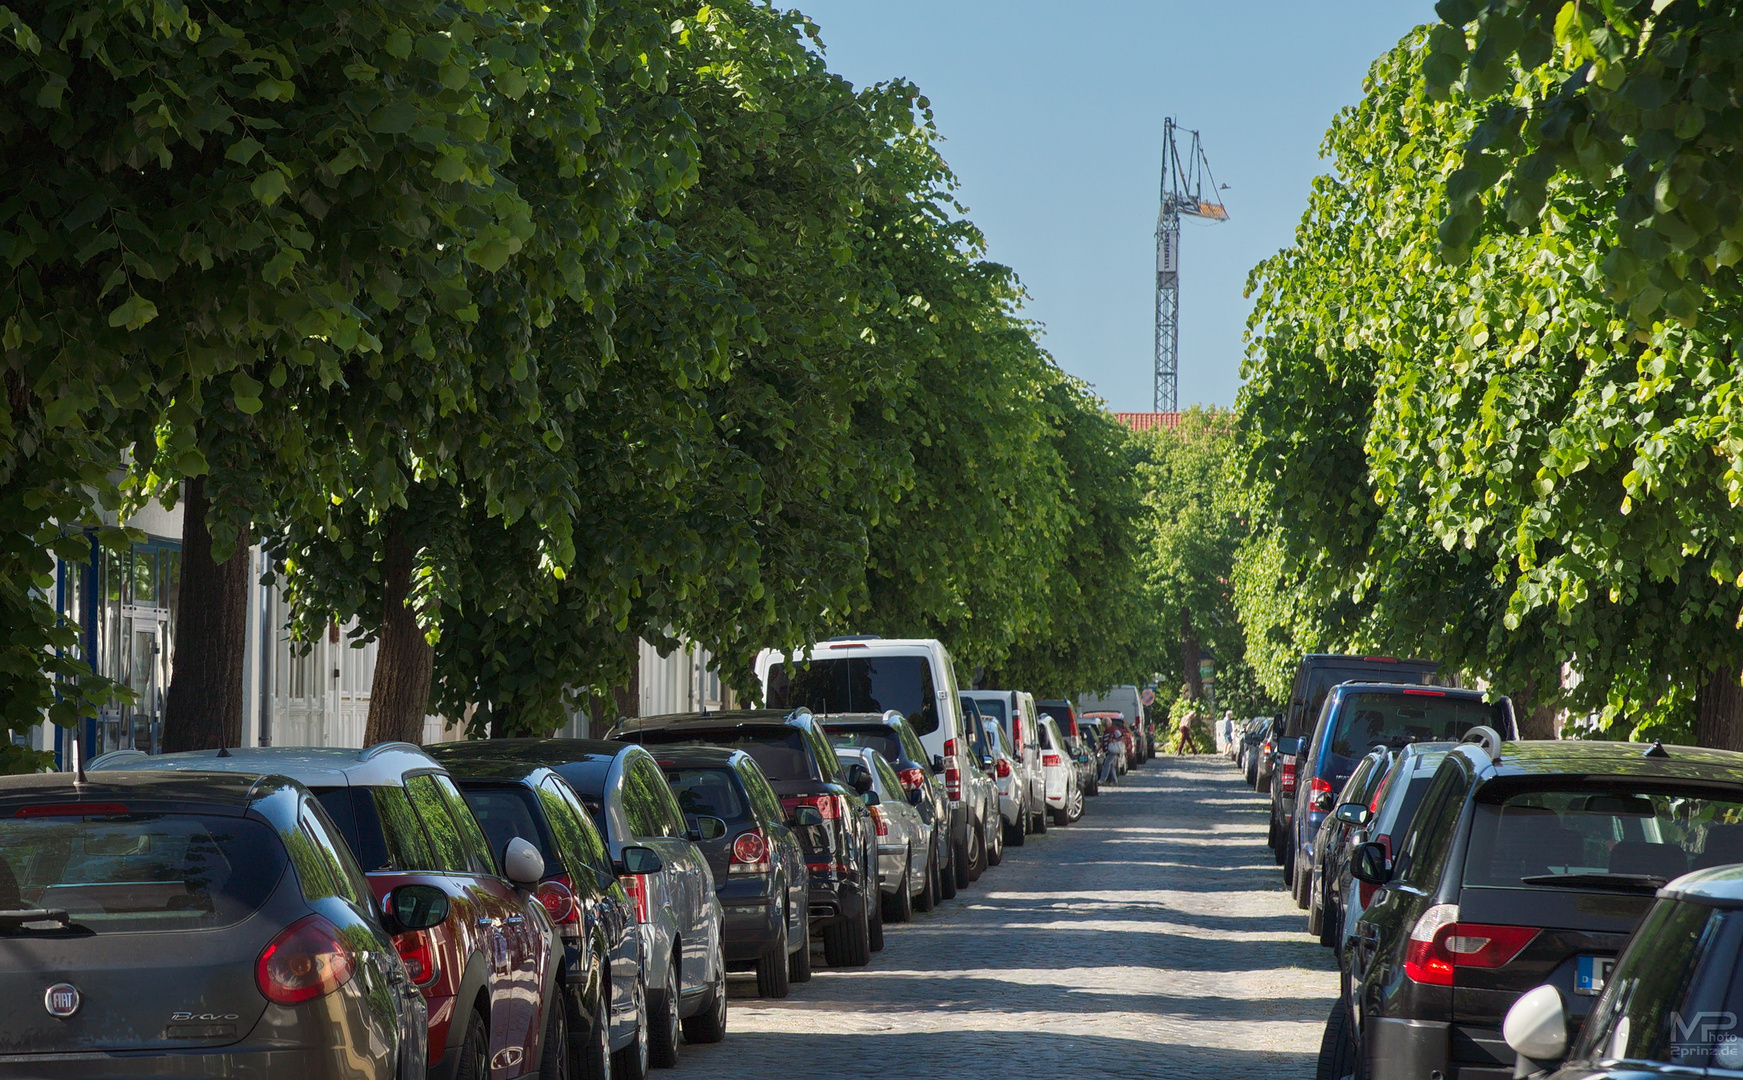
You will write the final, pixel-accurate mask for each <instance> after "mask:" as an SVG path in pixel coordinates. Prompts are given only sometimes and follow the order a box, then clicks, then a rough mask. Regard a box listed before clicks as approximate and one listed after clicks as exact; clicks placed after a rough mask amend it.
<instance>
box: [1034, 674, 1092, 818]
mask: <svg viewBox="0 0 1743 1080" xmlns="http://www.w3.org/2000/svg"><path fill="white" fill-rule="evenodd" d="M1035 711H1036V712H1037V713H1038V714H1039V715H1041V716H1045V717H1050V718H1051V719H1052V720H1053V724H1054V730H1055V731H1057V732H1058V734H1059V737H1060V740H1061V742H1062V744H1063V745H1064V747H1065V749H1066V750H1068V751H1070V754H1071V759H1072V762H1073V763H1074V764H1075V765H1076V772H1077V790H1078V791H1079V792H1080V793H1082V794H1083V795H1095V794H1099V792H1098V790H1097V788H1096V782H1095V777H1096V765H1097V760H1096V758H1095V756H1094V755H1095V754H1096V753H1098V752H1099V751H1098V750H1095V749H1092V748H1091V747H1090V746H1088V745H1087V742H1086V740H1085V739H1084V738H1083V737H1082V735H1081V734H1080V733H1079V732H1078V730H1077V710H1076V709H1074V708H1073V707H1072V705H1071V702H1069V701H1060V700H1057V699H1049V700H1044V701H1037V702H1036V703H1035ZM1049 806H1051V803H1049Z"/></svg>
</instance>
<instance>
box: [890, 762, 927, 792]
mask: <svg viewBox="0 0 1743 1080" xmlns="http://www.w3.org/2000/svg"><path fill="white" fill-rule="evenodd" d="M896 779H898V780H900V781H901V782H902V786H903V787H904V788H907V789H908V790H909V791H919V790H920V789H921V788H923V787H925V786H926V773H925V772H924V771H923V770H922V769H921V768H920V767H919V766H915V767H914V768H912V769H901V770H898V771H897V773H896Z"/></svg>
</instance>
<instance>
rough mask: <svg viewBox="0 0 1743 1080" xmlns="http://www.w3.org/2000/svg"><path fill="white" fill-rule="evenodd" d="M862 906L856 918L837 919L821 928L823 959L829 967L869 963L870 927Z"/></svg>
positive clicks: (859, 965) (857, 965)
mask: <svg viewBox="0 0 1743 1080" xmlns="http://www.w3.org/2000/svg"><path fill="white" fill-rule="evenodd" d="M863 907H864V905H861V908H862V910H861V911H860V913H859V917H858V918H848V919H837V920H835V921H834V922H832V923H830V924H829V925H828V926H825V927H824V928H823V959H824V960H826V961H828V963H829V966H830V967H865V966H866V965H867V964H869V963H871V927H870V925H868V923H869V920H868V919H867V918H866V913H865V911H864V910H863Z"/></svg>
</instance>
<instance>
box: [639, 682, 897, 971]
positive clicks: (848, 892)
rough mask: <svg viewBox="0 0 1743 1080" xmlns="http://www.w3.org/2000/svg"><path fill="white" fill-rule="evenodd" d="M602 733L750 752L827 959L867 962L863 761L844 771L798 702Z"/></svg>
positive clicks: (871, 910) (868, 867) (871, 865)
mask: <svg viewBox="0 0 1743 1080" xmlns="http://www.w3.org/2000/svg"><path fill="white" fill-rule="evenodd" d="M611 738H613V739H615V740H617V741H619V742H629V743H639V744H641V745H643V746H650V747H652V746H670V745H673V744H683V743H700V744H703V745H708V746H728V747H731V748H733V749H734V750H743V751H744V752H745V753H747V754H749V755H750V756H751V757H752V758H754V759H755V760H756V763H757V765H758V766H759V767H761V768H762V770H763V775H764V776H766V777H767V778H768V781H769V783H770V785H772V786H773V787H774V789H775V793H776V794H777V795H779V796H780V797H781V807H782V809H783V810H784V811H785V813H786V814H787V815H789V816H788V825H789V827H791V828H792V829H793V831H794V832H795V833H797V834H798V836H799V843H800V845H801V846H802V847H804V849H805V862H806V868H807V869H808V870H809V871H810V878H811V882H810V905H809V906H810V912H811V925H812V926H813V927H815V928H816V929H817V930H819V931H820V932H821V934H822V937H823V956H824V958H825V959H826V960H828V961H829V964H830V965H831V966H832V967H860V966H863V965H865V964H868V963H870V962H871V953H872V945H873V932H872V931H873V924H874V923H875V924H876V925H877V927H879V928H881V927H882V925H883V904H882V903H881V902H880V899H879V892H878V870H877V867H878V864H877V857H878V847H877V844H878V841H877V825H876V824H875V823H874V822H873V821H872V818H871V814H870V813H869V812H867V810H866V808H865V802H864V796H865V793H866V792H867V791H870V790H871V788H872V778H871V774H870V773H867V772H865V770H864V769H863V768H860V769H858V770H857V771H853V770H850V774H849V775H844V774H843V773H842V771H841V769H840V768H839V765H838V762H837V761H836V758H835V750H834V748H833V747H831V746H830V745H829V736H828V735H826V734H825V733H824V731H823V725H822V724H820V723H818V722H817V719H816V718H815V717H813V716H812V715H811V713H810V712H809V711H808V710H806V709H795V710H793V711H791V712H783V711H780V710H777V709H746V710H738V711H731V712H715V713H674V714H671V715H668V716H644V717H639V718H637V719H632V720H624V721H622V722H621V723H619V724H618V725H617V727H616V728H614V729H612V732H611Z"/></svg>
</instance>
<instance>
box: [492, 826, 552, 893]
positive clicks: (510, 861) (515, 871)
mask: <svg viewBox="0 0 1743 1080" xmlns="http://www.w3.org/2000/svg"><path fill="white" fill-rule="evenodd" d="M502 876H503V877H506V878H507V879H508V880H510V881H512V882H514V883H515V884H516V885H523V886H526V887H527V888H531V887H532V886H534V885H537V884H538V883H539V879H540V878H543V877H544V876H545V857H544V856H543V855H540V854H539V849H538V848H536V847H534V846H532V845H531V844H529V843H528V842H527V841H525V840H522V839H521V838H520V837H518V836H517V837H515V838H514V839H513V840H510V841H509V842H508V846H507V847H506V848H504V849H503V851H502Z"/></svg>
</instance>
